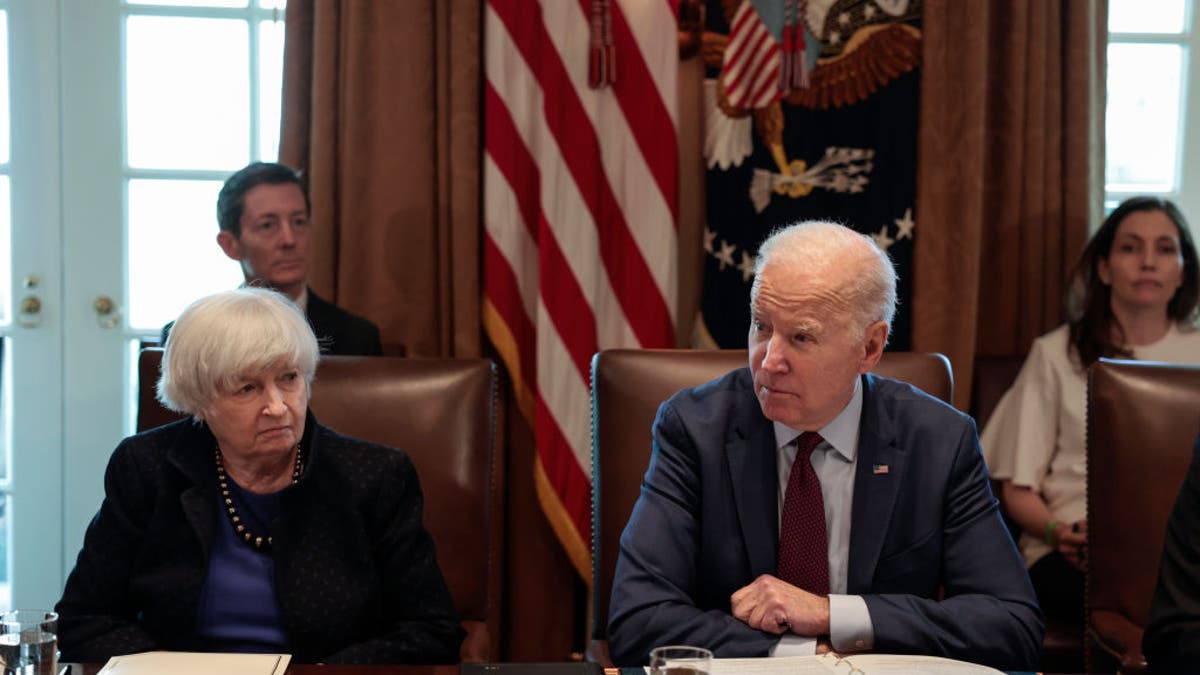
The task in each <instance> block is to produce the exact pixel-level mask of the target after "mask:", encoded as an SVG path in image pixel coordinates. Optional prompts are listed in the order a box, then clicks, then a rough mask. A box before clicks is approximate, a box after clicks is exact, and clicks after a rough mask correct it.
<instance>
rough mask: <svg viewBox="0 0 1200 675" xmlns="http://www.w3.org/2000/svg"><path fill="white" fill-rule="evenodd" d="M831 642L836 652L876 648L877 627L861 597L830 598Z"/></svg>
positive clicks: (840, 596) (862, 650)
mask: <svg viewBox="0 0 1200 675" xmlns="http://www.w3.org/2000/svg"><path fill="white" fill-rule="evenodd" d="M829 642H830V644H831V645H832V646H833V651H835V652H864V651H868V650H871V649H874V648H875V626H874V625H873V624H872V623H871V612H870V611H868V610H867V601H866V600H863V599H862V596H861V595H830V596H829Z"/></svg>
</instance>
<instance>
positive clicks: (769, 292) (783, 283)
mask: <svg viewBox="0 0 1200 675" xmlns="http://www.w3.org/2000/svg"><path fill="white" fill-rule="evenodd" d="M847 287H848V283H847V280H846V275H845V274H844V273H843V272H840V271H838V270H836V269H829V268H813V269H802V268H798V267H795V266H788V265H781V264H775V263H770V264H768V265H767V266H766V267H764V268H763V269H762V271H761V272H760V273H759V275H758V277H757V278H756V279H755V283H754V286H753V287H752V288H751V292H750V311H751V312H754V313H762V312H770V313H772V314H774V315H776V316H778V318H780V319H783V320H787V321H789V322H792V323H806V324H814V323H815V324H819V325H828V324H830V323H836V322H837V321H836V319H838V318H845V317H847V316H848V315H849V314H850V313H851V310H852V307H851V298H850V296H851V294H850V293H849V290H848V288H847Z"/></svg>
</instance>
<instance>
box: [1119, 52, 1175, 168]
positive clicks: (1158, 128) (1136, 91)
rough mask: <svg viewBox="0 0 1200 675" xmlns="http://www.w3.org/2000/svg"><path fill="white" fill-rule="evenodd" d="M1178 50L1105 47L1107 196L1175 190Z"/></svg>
mask: <svg viewBox="0 0 1200 675" xmlns="http://www.w3.org/2000/svg"><path fill="white" fill-rule="evenodd" d="M1184 55H1185V52H1184V49H1183V47H1181V46H1179V45H1169V44H1167V45H1164V44H1135V43H1115V44H1110V45H1109V46H1108V106H1107V112H1106V114H1107V116H1108V119H1107V121H1106V126H1107V132H1106V134H1105V136H1106V144H1107V146H1106V149H1105V183H1106V189H1107V190H1108V191H1110V192H1170V191H1174V190H1176V189H1178V175H1177V173H1178V158H1177V152H1178V147H1179V136H1180V134H1179V120H1180V112H1181V110H1182V108H1181V106H1180V103H1181V100H1180V97H1181V86H1182V72H1183V58H1184Z"/></svg>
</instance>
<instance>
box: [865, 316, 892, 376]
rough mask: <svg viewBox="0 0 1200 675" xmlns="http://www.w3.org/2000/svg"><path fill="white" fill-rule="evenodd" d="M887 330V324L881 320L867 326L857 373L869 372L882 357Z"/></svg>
mask: <svg viewBox="0 0 1200 675" xmlns="http://www.w3.org/2000/svg"><path fill="white" fill-rule="evenodd" d="M889 328H890V327H889V326H888V323H887V322H886V321H883V320H879V321H876V322H874V323H872V324H871V325H869V326H867V330H866V331H864V333H863V360H862V363H861V364H860V365H859V369H858V372H859V373H866V372H869V371H870V370H871V369H873V368H874V367H875V365H876V364H878V363H879V359H880V358H881V357H883V348H884V347H885V346H886V345H887V337H888V330H889Z"/></svg>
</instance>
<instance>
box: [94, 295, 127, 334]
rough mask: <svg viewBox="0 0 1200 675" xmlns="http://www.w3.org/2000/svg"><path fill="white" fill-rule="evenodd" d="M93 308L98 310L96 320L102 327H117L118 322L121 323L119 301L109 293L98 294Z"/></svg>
mask: <svg viewBox="0 0 1200 675" xmlns="http://www.w3.org/2000/svg"><path fill="white" fill-rule="evenodd" d="M92 309H94V310H96V322H97V323H99V324H100V327H101V328H116V327H117V324H119V323H121V312H120V310H119V309H118V308H117V303H115V302H113V299H112V298H110V297H108V296H107V295H98V296H96V299H95V301H93V302H92Z"/></svg>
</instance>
